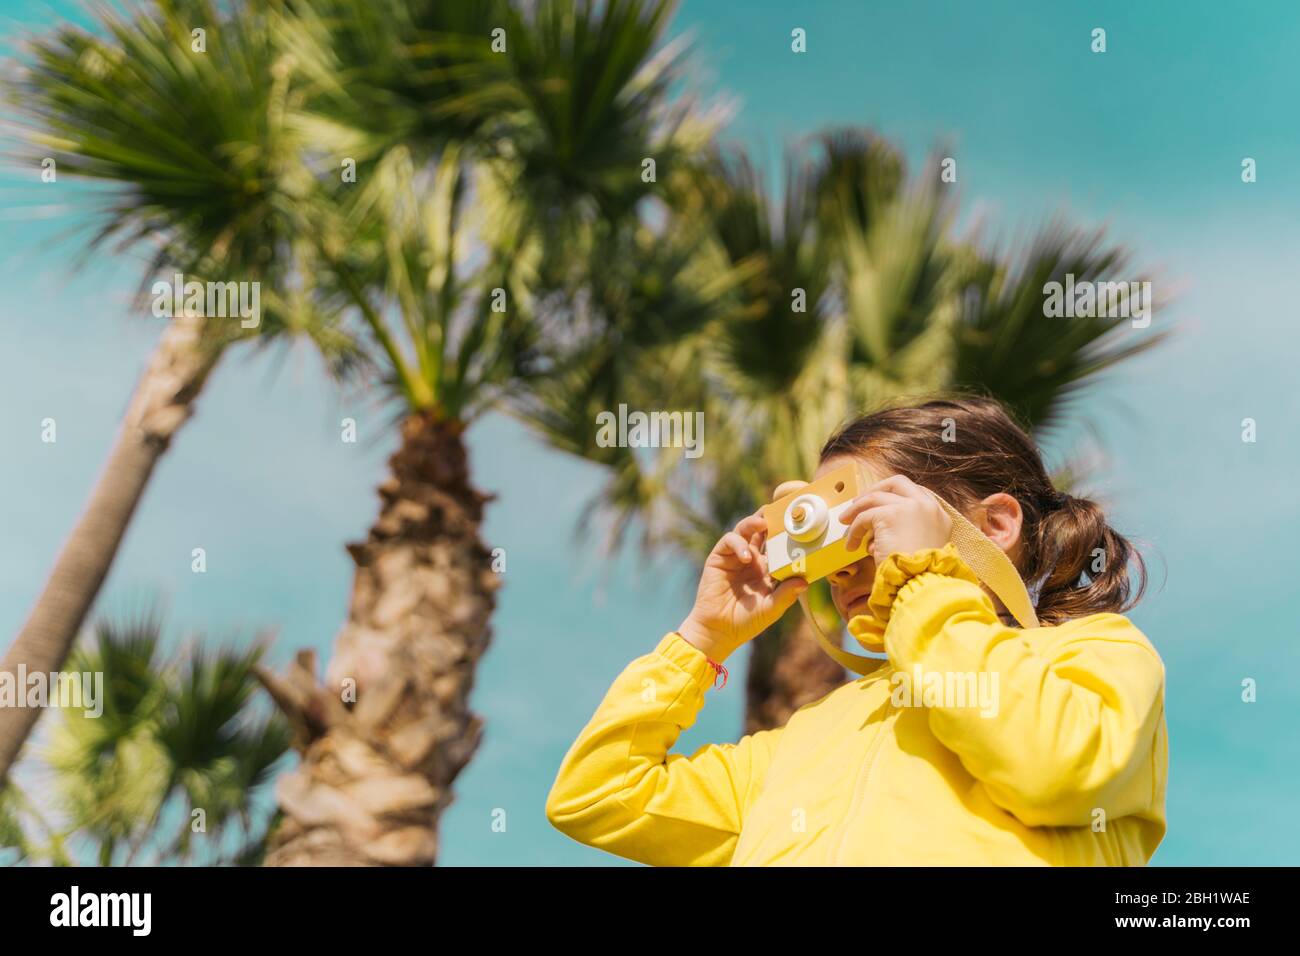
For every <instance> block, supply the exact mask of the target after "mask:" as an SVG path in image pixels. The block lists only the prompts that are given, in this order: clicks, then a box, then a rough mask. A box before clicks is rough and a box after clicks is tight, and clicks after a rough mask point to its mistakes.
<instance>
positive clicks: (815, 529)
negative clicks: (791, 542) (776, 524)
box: [784, 494, 830, 541]
mask: <svg viewBox="0 0 1300 956" xmlns="http://www.w3.org/2000/svg"><path fill="white" fill-rule="evenodd" d="M829 518H830V508H829V507H828V506H827V504H826V500H825V499H824V498H822V497H821V496H820V495H812V494H806V495H800V496H799V497H798V498H795V499H794V501H792V502H790V506H789V507H788V508H786V510H785V521H784V524H785V530H786V532H787V533H789V535H790V537H792V538H794V539H795V540H796V541H811V540H812V539H814V538H816V537H818V536H819V535H821V534H822V533H823V532H824V531H825V530H826V525H827V523H828V521H829Z"/></svg>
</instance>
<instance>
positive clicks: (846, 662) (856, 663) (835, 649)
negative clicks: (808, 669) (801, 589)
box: [798, 592, 885, 675]
mask: <svg viewBox="0 0 1300 956" xmlns="http://www.w3.org/2000/svg"><path fill="white" fill-rule="evenodd" d="M798 600H799V606H800V607H801V608H803V614H804V617H806V618H808V620H809V622H810V623H811V624H812V629H813V634H814V635H815V636H816V637H817V643H818V644H820V645H821V648H822V650H823V651H825V652H826V655H827V656H828V657H830V659H831V660H833V661H834V662H835V663H837V664H839V665H840V666H841V667H846V668H848V669H849V670H851V671H853V672H854V673H857V674H862V675H866V674H870V673H871V672H872V671H873V670H875V669H876V668H877V667H879V666H881V665H882V664H884V663H885V659H884V658H881V657H866V656H864V655H862V654H850V653H849V652H848V651H846V650H845V649H844V648H842V647H839V646H837V645H836V644H835V643H834V642H833V641H832V640H831V639H830V638H829V637H827V636H826V633H825V632H824V631H823V630H822V626H821V625H820V624H818V623H817V618H816V617H814V616H813V612H812V608H810V607H809V606H808V594H807V592H805V593H803V594H800V595H799V598H798Z"/></svg>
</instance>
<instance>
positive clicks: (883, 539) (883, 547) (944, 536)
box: [840, 475, 952, 566]
mask: <svg viewBox="0 0 1300 956" xmlns="http://www.w3.org/2000/svg"><path fill="white" fill-rule="evenodd" d="M840 521H842V522H844V523H845V524H847V525H849V531H848V534H847V536H846V538H845V545H846V546H847V547H848V549H849V550H850V551H852V550H853V549H855V548H857V547H858V546H859V545H861V544H862V541H863V540H864V539H869V545H868V550H869V553H870V554H871V556H872V557H873V558H875V559H876V564H877V566H879V565H880V564H881V563H882V562H883V561H884V560H885V559H886V558H887V557H889V556H890V555H891V554H910V553H912V552H913V551H921V550H924V549H926V548H942V547H943V546H944V545H945V544H947V543H948V537H949V535H950V534H951V533H952V519H951V518H949V517H948V514H947V512H945V511H944V510H943V508H942V507H941V506H940V504H939V502H938V499H936V498H935V496H934V494H933V492H931V491H929V490H927V489H925V488H922V487H921V486H920V485H918V484H917V483H916V482H914V481H912V480H911V479H910V478H904V477H903V476H902V475H890V476H889V477H888V478H886V479H884V480H883V481H878V482H876V483H875V484H874V485H872V486H871V487H870V488H868V489H867V490H866V491H865V492H863V493H862V494H861V495H859V496H858V497H857V498H855V499H854V500H853V503H852V504H850V505H849V506H848V507H847V508H845V509H844V511H843V513H842V514H841V515H840Z"/></svg>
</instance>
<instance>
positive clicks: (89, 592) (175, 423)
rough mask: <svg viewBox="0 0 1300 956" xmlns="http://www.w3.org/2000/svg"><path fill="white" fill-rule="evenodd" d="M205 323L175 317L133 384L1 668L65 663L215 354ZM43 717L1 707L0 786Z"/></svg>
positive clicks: (32, 669)
mask: <svg viewBox="0 0 1300 956" xmlns="http://www.w3.org/2000/svg"><path fill="white" fill-rule="evenodd" d="M201 329H202V320H201V319H198V318H191V317H181V318H178V319H175V320H173V322H172V323H171V324H170V325H169V326H168V327H167V329H166V331H165V332H164V333H163V335H162V339H161V341H160V342H159V343H158V347H157V349H156V350H155V351H154V354H153V356H152V358H151V359H150V361H149V365H148V367H147V368H146V369H145V373H144V375H143V376H142V377H141V379H140V382H139V384H138V385H137V386H136V390H135V394H134V395H133V396H132V399H131V404H130V406H129V407H128V408H127V412H126V417H125V419H124V420H123V422H122V430H121V432H120V433H119V435H118V437H117V441H116V443H114V445H113V449H112V451H111V453H110V454H109V457H108V464H107V465H106V466H105V468H104V472H103V474H102V475H100V478H99V481H98V482H97V483H96V484H95V488H94V490H93V491H92V492H91V495H90V500H89V501H88V502H87V504H86V508H85V510H84V511H83V512H82V515H81V518H80V519H79V520H78V521H77V524H76V527H74V528H73V529H72V534H71V536H70V537H69V538H68V540H67V542H66V543H65V544H64V545H63V549H62V550H61V551H60V552H59V556H58V558H57V559H56V560H55V562H54V568H53V570H52V571H51V572H50V577H49V580H48V581H47V582H46V584H45V590H44V591H42V592H41V596H40V598H39V599H38V600H37V602H36V606H35V607H34V608H33V609H32V612H31V614H30V616H29V617H28V618H27V623H26V624H24V625H23V629H22V630H21V631H19V632H18V637H17V639H15V640H14V642H13V644H12V645H11V646H10V647H9V651H8V653H6V654H5V657H4V660H3V661H2V662H0V672H8V673H10V674H14V675H15V680H16V675H17V671H18V666H19V665H20V664H22V665H25V666H26V669H27V673H29V674H30V673H36V672H42V673H50V672H51V671H57V670H59V669H60V668H61V667H62V666H63V662H64V661H65V660H66V659H67V656H68V653H69V652H70V651H71V650H72V645H73V643H74V642H75V641H76V639H77V634H78V632H79V630H80V628H81V624H82V622H83V621H84V620H85V618H86V614H87V613H88V612H89V610H90V607H91V605H92V604H93V603H94V601H95V597H96V595H98V594H99V589H100V586H101V585H103V583H104V578H105V577H107V576H108V571H109V568H110V567H111V566H112V564H113V558H114V556H115V555H116V554H117V549H118V546H119V545H120V544H121V542H122V536H123V535H124V534H125V533H126V528H127V525H128V524H130V522H131V515H132V514H133V513H134V512H135V508H136V505H137V504H139V502H140V497H141V495H143V494H144V489H145V486H146V485H147V484H148V482H149V477H150V475H152V474H153V469H154V466H155V465H156V464H157V463H158V459H159V458H161V457H162V454H163V452H165V451H166V450H167V446H168V445H169V444H170V442H171V440H172V437H173V436H174V435H175V434H176V432H177V430H178V429H179V428H180V427H181V425H183V424H184V423H185V421H186V419H188V418H189V417H190V415H191V413H192V412H193V406H194V401H195V399H196V398H198V394H199V391H200V390H201V389H202V387H203V383H204V381H205V380H206V379H207V376H208V373H210V372H211V371H212V368H213V366H214V365H215V364H216V360H217V358H218V353H217V352H215V351H214V350H211V349H207V348H204V347H203V344H202V342H201V338H200V333H201ZM38 717H40V710H39V709H37V708H33V707H5V708H0V783H3V782H4V779H5V777H6V775H7V774H8V773H9V769H10V767H12V766H13V763H14V761H15V760H16V759H17V757H18V752H19V751H20V750H21V749H22V746H23V742H24V741H25V740H26V739H27V736H28V734H30V733H31V730H32V727H33V726H34V725H35V724H36V720H37V718H38Z"/></svg>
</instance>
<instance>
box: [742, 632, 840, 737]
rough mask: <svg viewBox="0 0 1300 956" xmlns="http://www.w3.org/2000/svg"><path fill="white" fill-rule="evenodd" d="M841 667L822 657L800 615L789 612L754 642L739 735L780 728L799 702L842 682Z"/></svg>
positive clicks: (824, 692) (827, 690) (811, 699)
mask: <svg viewBox="0 0 1300 956" xmlns="http://www.w3.org/2000/svg"><path fill="white" fill-rule="evenodd" d="M844 678H845V674H844V668H843V667H841V666H840V665H839V664H837V663H835V662H834V661H833V660H831V659H830V658H829V657H827V656H826V655H825V654H824V653H823V652H822V649H821V648H820V647H819V646H818V644H817V640H816V638H814V637H813V633H812V626H811V625H810V624H809V623H808V619H807V618H806V617H804V616H803V615H802V614H798V613H792V614H790V615H789V616H788V617H786V618H785V619H784V620H783V621H782V623H781V625H780V626H778V627H775V628H773V629H772V630H771V631H770V632H769V633H767V634H764V635H763V636H762V637H760V638H759V639H758V640H757V641H755V643H754V653H753V656H752V657H751V658H750V661H749V675H748V677H747V679H746V686H745V733H747V734H752V733H757V732H758V731H760V730H770V729H772V728H774V727H782V726H784V725H785V723H786V721H788V720H789V719H790V716H791V715H792V714H793V713H794V712H795V711H796V710H798V709H799V708H800V707H802V706H803V705H804V704H811V703H812V702H813V701H815V700H821V699H822V698H823V697H825V696H826V695H827V694H829V693H830V692H831V691H833V690H834V689H835V688H837V687H839V686H840V685H841V684H843V683H844Z"/></svg>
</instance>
